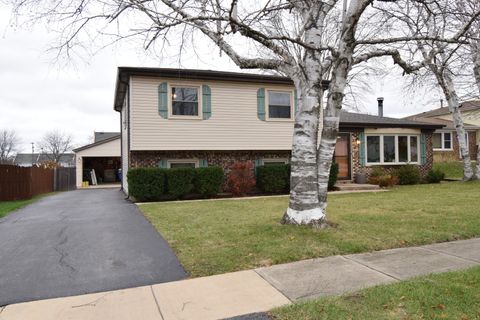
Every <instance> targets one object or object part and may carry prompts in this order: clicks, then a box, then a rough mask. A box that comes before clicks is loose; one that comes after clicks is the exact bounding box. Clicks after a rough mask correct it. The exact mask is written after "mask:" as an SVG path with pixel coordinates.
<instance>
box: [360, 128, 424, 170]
mask: <svg viewBox="0 0 480 320" xmlns="http://www.w3.org/2000/svg"><path fill="white" fill-rule="evenodd" d="M418 141H419V136H416V135H393V134H379V135H367V139H366V146H365V148H366V154H367V164H405V163H418V161H419V156H418V155H419V143H418Z"/></svg>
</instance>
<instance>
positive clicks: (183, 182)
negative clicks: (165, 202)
mask: <svg viewBox="0 0 480 320" xmlns="http://www.w3.org/2000/svg"><path fill="white" fill-rule="evenodd" d="M165 172H166V177H167V191H168V194H169V195H172V196H174V197H175V198H181V197H182V196H184V195H186V194H189V193H191V192H192V191H193V178H194V177H195V169H194V168H173V169H168V170H166V171H165Z"/></svg>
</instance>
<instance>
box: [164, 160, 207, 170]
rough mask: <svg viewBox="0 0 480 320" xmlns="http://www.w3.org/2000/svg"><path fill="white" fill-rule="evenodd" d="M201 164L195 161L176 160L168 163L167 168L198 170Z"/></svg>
mask: <svg viewBox="0 0 480 320" xmlns="http://www.w3.org/2000/svg"><path fill="white" fill-rule="evenodd" d="M198 167H199V162H198V160H195V159H175V160H168V161H167V168H169V169H174V168H198Z"/></svg>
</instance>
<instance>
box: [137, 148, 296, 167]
mask: <svg viewBox="0 0 480 320" xmlns="http://www.w3.org/2000/svg"><path fill="white" fill-rule="evenodd" d="M130 154H131V159H130V167H131V168H140V167H156V166H158V162H159V161H160V160H161V159H167V160H174V159H206V160H207V162H208V165H209V166H220V167H222V168H223V169H224V170H225V171H228V168H229V167H230V166H231V165H232V164H233V163H234V162H235V161H255V160H256V159H260V158H273V159H277V158H287V159H290V151H289V150H279V151H131V153H130Z"/></svg>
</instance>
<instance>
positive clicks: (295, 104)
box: [293, 89, 298, 114]
mask: <svg viewBox="0 0 480 320" xmlns="http://www.w3.org/2000/svg"><path fill="white" fill-rule="evenodd" d="M293 103H294V106H295V114H297V112H298V95H297V89H295V91H293Z"/></svg>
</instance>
